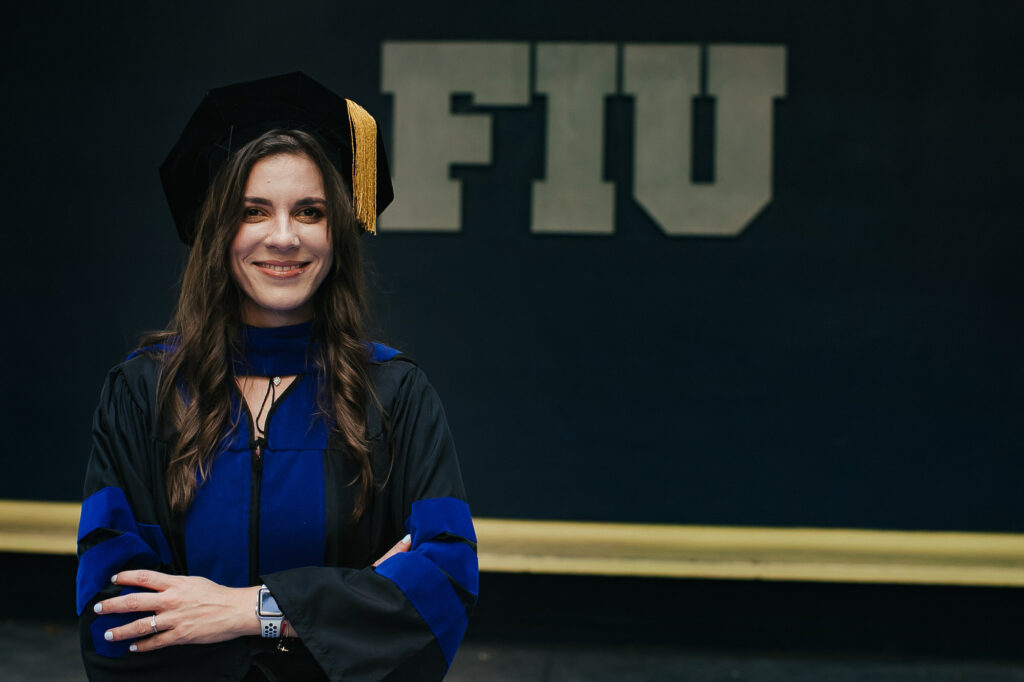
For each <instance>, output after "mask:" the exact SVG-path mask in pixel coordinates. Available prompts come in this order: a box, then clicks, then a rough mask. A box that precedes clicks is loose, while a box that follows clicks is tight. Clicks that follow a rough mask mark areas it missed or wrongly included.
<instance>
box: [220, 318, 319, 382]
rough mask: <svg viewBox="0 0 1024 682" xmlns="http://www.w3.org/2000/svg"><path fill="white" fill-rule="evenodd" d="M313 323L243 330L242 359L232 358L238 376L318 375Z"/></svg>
mask: <svg viewBox="0 0 1024 682" xmlns="http://www.w3.org/2000/svg"><path fill="white" fill-rule="evenodd" d="M312 328H313V323H312V322H303V323H301V324H293V325H289V326H286V327H251V326H249V325H245V326H243V327H242V353H243V355H242V356H241V357H232V358H231V369H232V371H233V372H234V373H235V375H237V376H265V377H269V376H290V375H293V374H311V373H313V372H316V365H315V364H314V360H313V359H314V357H315V355H314V352H313V351H314V349H315V345H314V344H313V343H312V342H311V341H312Z"/></svg>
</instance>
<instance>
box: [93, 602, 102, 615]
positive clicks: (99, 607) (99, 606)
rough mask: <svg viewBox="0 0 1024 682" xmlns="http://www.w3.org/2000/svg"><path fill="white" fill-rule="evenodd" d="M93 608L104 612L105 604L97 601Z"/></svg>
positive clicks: (97, 611) (98, 611)
mask: <svg viewBox="0 0 1024 682" xmlns="http://www.w3.org/2000/svg"><path fill="white" fill-rule="evenodd" d="M92 610H93V611H95V612H96V613H103V604H100V603H99V602H96V606H94V607H92Z"/></svg>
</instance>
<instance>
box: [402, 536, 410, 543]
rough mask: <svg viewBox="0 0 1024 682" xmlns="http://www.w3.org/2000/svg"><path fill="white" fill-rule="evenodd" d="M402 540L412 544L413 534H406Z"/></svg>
mask: <svg viewBox="0 0 1024 682" xmlns="http://www.w3.org/2000/svg"><path fill="white" fill-rule="evenodd" d="M402 542H404V543H405V544H407V545H411V544H412V536H411V535H408V534H406V536H405V537H404V538H402Z"/></svg>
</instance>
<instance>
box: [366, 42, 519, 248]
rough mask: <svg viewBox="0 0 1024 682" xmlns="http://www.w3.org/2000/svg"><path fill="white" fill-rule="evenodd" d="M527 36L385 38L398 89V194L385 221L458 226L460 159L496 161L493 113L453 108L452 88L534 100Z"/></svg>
mask: <svg viewBox="0 0 1024 682" xmlns="http://www.w3.org/2000/svg"><path fill="white" fill-rule="evenodd" d="M529 58H530V53H529V44H527V43H406V42H386V43H384V48H383V54H382V64H381V74H382V76H381V78H382V80H383V87H384V91H385V92H388V93H392V94H393V95H394V102H395V111H394V139H393V140H392V145H391V153H392V157H393V159H394V160H393V167H392V173H393V174H394V181H395V187H396V189H397V191H396V192H395V195H396V196H395V202H394V204H393V205H392V206H391V207H389V209H388V212H387V213H385V214H384V216H383V218H384V220H383V225H384V226H385V227H387V226H388V225H393V226H395V227H397V228H399V229H403V230H426V231H430V232H458V231H459V230H460V229H461V227H462V221H461V216H460V211H461V208H462V186H461V183H460V182H459V181H458V180H453V179H451V178H449V177H448V168H449V166H450V165H451V164H453V163H490V162H491V118H490V116H489V115H488V114H458V115H452V113H451V96H452V93H466V94H469V95H471V96H472V97H473V102H474V103H475V104H483V105H510V104H518V105H522V106H525V105H526V104H527V103H528V102H529V96H530V94H529V79H530V62H529Z"/></svg>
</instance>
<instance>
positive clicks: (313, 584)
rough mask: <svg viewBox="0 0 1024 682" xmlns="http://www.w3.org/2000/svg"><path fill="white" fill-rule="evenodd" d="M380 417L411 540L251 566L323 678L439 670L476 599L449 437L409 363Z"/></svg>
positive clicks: (469, 527) (427, 675) (397, 501)
mask: <svg viewBox="0 0 1024 682" xmlns="http://www.w3.org/2000/svg"><path fill="white" fill-rule="evenodd" d="M402 364H406V363H402ZM387 422H388V429H389V432H390V436H391V438H390V440H391V445H392V448H393V454H394V465H393V469H392V471H391V480H390V481H389V483H388V485H391V486H392V487H393V488H394V489H393V490H392V496H391V499H392V504H394V505H396V506H398V507H400V508H399V509H396V510H395V511H396V512H400V513H401V514H402V518H404V526H405V530H406V532H408V533H409V534H410V535H411V536H412V547H411V549H410V550H409V551H408V552H404V553H401V554H397V555H395V556H393V557H391V558H390V559H388V560H387V561H385V562H383V563H382V564H381V565H380V566H379V567H377V568H376V569H374V568H373V567H366V568H361V569H356V568H341V567H306V568H295V569H289V570H286V571H281V572H278V573H272V574H268V575H264V576H261V579H262V580H264V582H265V583H266V584H267V586H268V587H269V588H270V591H271V593H272V594H273V595H274V596H275V598H276V600H277V602H278V604H279V606H280V607H281V610H282V611H283V612H284V614H285V617H286V619H287V620H288V622H289V623H290V624H291V625H292V627H294V629H295V631H296V633H297V634H298V635H299V637H300V638H301V639H302V641H303V643H304V644H305V646H306V647H307V648H308V649H309V651H310V652H311V653H312V655H313V656H314V658H315V659H316V661H317V663H318V664H319V665H320V667H321V668H322V669H323V670H324V672H325V673H326V674H327V677H328V678H329V679H331V680H342V679H344V680H381V679H388V680H405V679H409V680H439V679H441V678H443V677H444V675H445V673H446V672H447V670H448V666H449V665H450V664H451V661H452V658H453V657H454V655H455V651H456V649H457V648H458V646H459V643H460V641H461V640H462V636H463V634H464V632H465V630H466V624H467V619H468V613H469V610H470V609H471V607H472V606H473V605H474V604H475V603H476V598H477V592H478V579H477V577H478V574H477V557H476V535H475V532H474V530H473V522H472V519H471V517H470V513H469V507H468V505H467V504H466V501H465V492H464V490H463V486H462V476H461V473H460V470H459V465H458V460H457V458H456V453H455V446H454V444H453V442H452V437H451V434H450V432H449V430H448V425H447V421H446V419H445V415H444V410H443V408H442V406H441V402H440V400H439V399H438V397H437V394H436V393H435V391H434V389H433V388H432V387H431V385H430V384H429V382H428V381H427V380H426V378H425V376H424V375H423V373H422V372H421V371H420V370H419V369H418V368H416V367H415V366H412V367H411V369H409V370H408V371H406V372H405V373H404V375H403V376H402V377H401V381H400V384H399V387H398V390H397V393H396V396H395V399H394V401H393V404H392V405H391V407H390V410H389V411H388V414H387ZM397 540H398V538H395V541H397ZM390 544H393V543H389V545H388V546H390Z"/></svg>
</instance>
